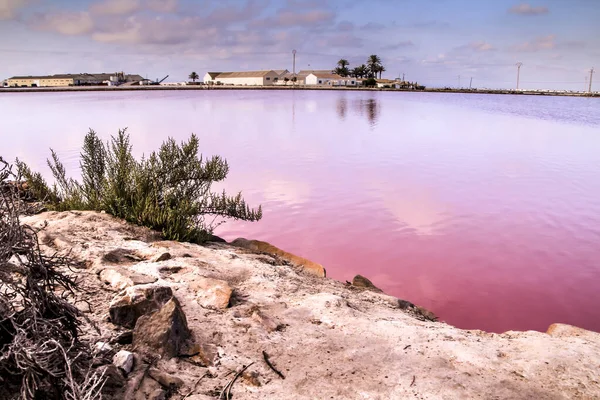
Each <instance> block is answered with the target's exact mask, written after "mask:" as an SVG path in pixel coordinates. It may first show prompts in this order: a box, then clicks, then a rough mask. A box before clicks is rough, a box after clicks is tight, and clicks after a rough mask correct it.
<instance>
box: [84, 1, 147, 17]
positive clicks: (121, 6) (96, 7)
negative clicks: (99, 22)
mask: <svg viewBox="0 0 600 400" xmlns="http://www.w3.org/2000/svg"><path fill="white" fill-rule="evenodd" d="M141 8H142V4H141V2H140V0H102V1H100V2H97V3H93V4H92V5H91V6H90V11H91V12H92V13H94V14H101V15H131V14H134V13H136V12H137V11H139V10H141Z"/></svg>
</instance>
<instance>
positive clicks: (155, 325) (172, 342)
mask: <svg viewBox="0 0 600 400" xmlns="http://www.w3.org/2000/svg"><path fill="white" fill-rule="evenodd" d="M190 338H191V332H190V330H189V329H188V325H187V319H186V317H185V314H184V313H183V311H182V310H181V305H180V304H179V301H178V300H177V299H176V298H175V297H172V298H171V300H169V301H168V302H167V303H166V304H165V305H163V306H162V307H161V309H160V310H158V311H156V312H154V313H152V314H150V315H143V316H141V317H140V318H139V319H138V320H137V323H136V324H135V329H134V330H133V346H134V349H135V350H136V351H138V352H142V353H144V352H146V353H152V354H160V355H164V356H167V357H175V356H177V355H179V351H180V350H181V349H182V348H183V347H184V345H186V343H187V341H188V340H190Z"/></svg>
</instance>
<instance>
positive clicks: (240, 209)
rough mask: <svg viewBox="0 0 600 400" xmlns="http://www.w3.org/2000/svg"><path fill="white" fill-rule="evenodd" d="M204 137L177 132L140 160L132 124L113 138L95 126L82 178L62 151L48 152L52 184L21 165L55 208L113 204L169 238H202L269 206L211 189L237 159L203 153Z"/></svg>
mask: <svg viewBox="0 0 600 400" xmlns="http://www.w3.org/2000/svg"><path fill="white" fill-rule="evenodd" d="M198 144H199V142H198V138H197V137H196V136H195V135H192V136H191V137H190V139H189V140H188V141H185V142H183V143H181V144H178V143H177V142H176V141H175V140H174V139H172V138H169V139H168V140H167V141H166V142H164V143H163V144H162V146H161V147H160V149H159V150H158V151H157V152H152V153H151V154H150V156H149V157H147V158H146V157H142V159H141V160H136V159H135V158H134V157H133V155H132V146H131V144H130V141H129V135H128V134H127V132H126V130H125V129H124V130H119V133H118V134H117V135H116V136H113V137H112V138H111V140H110V141H109V142H108V143H106V145H105V144H104V143H103V142H102V141H101V140H100V139H99V138H98V136H97V134H96V133H95V132H94V131H93V130H90V132H89V133H88V134H87V135H86V136H85V139H84V144H83V149H82V153H81V162H80V167H81V175H82V182H81V183H79V182H78V181H76V180H74V179H71V178H67V177H66V172H65V168H64V166H63V164H62V163H61V162H60V160H59V158H58V156H57V155H56V153H55V152H54V151H52V159H51V160H48V166H49V167H50V169H51V171H52V174H53V176H54V179H55V181H56V183H54V185H53V186H52V187H49V186H48V184H47V183H46V182H45V181H44V179H43V178H42V176H41V175H40V174H39V173H34V172H32V171H31V169H30V168H29V167H28V166H27V165H26V164H25V163H23V162H22V161H19V160H17V162H16V165H17V167H18V169H19V173H20V174H21V176H22V177H23V178H24V179H25V180H27V182H28V187H29V189H30V190H31V192H32V194H33V195H34V196H35V197H36V198H38V199H40V200H43V201H45V202H46V203H47V204H48V207H49V208H51V209H53V210H57V211H65V210H96V211H106V212H107V213H109V214H112V215H114V216H116V217H119V218H123V219H125V220H127V221H129V222H133V223H135V224H138V225H142V226H147V227H149V228H151V229H155V230H158V231H160V232H162V233H163V235H164V237H165V238H166V239H169V240H178V241H186V242H194V243H202V242H205V241H206V240H208V239H209V238H210V235H211V234H212V232H213V230H214V228H215V227H216V226H217V225H218V224H219V223H220V222H215V221H218V220H219V219H220V218H233V219H240V220H244V221H258V220H260V219H261V217H262V209H261V207H260V206H259V207H258V209H251V208H250V207H249V206H248V205H247V204H246V202H245V201H244V199H243V198H242V195H241V193H238V194H237V195H236V196H228V195H227V194H226V193H225V192H224V191H223V192H222V193H214V192H212V191H211V185H212V184H213V183H214V182H220V181H223V180H224V179H225V178H226V177H227V174H228V172H229V165H228V164H227V161H226V160H224V159H223V158H221V157H219V156H214V157H212V158H208V159H206V160H205V159H203V157H202V155H199V154H198V150H199V148H198Z"/></svg>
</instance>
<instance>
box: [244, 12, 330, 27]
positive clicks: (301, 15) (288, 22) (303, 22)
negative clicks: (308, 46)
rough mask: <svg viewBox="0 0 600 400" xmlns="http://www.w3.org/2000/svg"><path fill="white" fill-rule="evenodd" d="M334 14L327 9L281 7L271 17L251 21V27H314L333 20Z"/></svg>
mask: <svg viewBox="0 0 600 400" xmlns="http://www.w3.org/2000/svg"><path fill="white" fill-rule="evenodd" d="M334 18H335V14H334V13H333V12H331V11H329V10H318V9H317V10H287V9H281V10H279V11H277V14H276V15H275V16H273V17H267V18H263V19H259V20H255V21H253V22H251V23H250V24H249V25H250V27H252V28H277V27H279V28H290V27H314V26H319V25H325V24H329V23H331V22H333V20H334Z"/></svg>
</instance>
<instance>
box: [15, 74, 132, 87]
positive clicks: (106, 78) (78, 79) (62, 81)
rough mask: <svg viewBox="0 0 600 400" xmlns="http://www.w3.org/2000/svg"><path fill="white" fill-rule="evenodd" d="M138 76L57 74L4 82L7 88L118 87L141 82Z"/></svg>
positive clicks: (25, 77) (18, 78) (16, 77)
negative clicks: (123, 84)
mask: <svg viewBox="0 0 600 400" xmlns="http://www.w3.org/2000/svg"><path fill="white" fill-rule="evenodd" d="M143 80H144V78H143V77H141V76H140V75H126V74H124V73H123V72H117V73H112V74H107V73H100V74H59V75H45V76H13V77H12V78H9V79H7V80H6V86H8V87H62V86H98V85H119V84H122V83H130V82H141V81H143Z"/></svg>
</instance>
